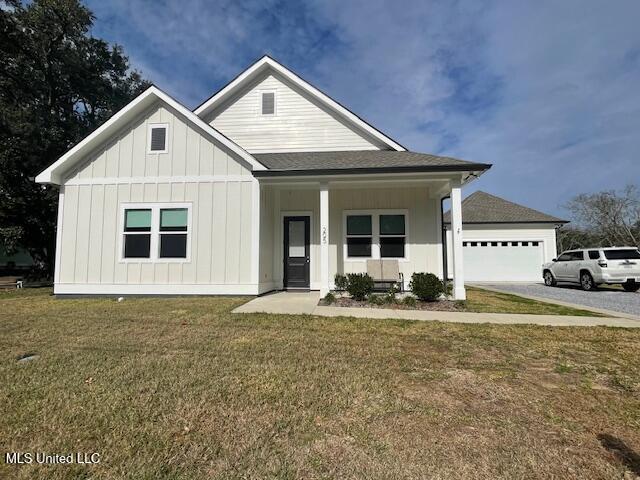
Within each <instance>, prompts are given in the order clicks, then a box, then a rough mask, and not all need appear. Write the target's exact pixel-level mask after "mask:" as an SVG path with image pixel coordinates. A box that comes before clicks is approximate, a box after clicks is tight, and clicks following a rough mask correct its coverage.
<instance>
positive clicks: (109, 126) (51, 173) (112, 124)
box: [35, 86, 266, 185]
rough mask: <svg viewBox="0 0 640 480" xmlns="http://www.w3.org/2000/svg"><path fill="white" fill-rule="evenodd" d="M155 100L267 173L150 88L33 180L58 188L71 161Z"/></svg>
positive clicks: (252, 160) (180, 105)
mask: <svg viewBox="0 0 640 480" xmlns="http://www.w3.org/2000/svg"><path fill="white" fill-rule="evenodd" d="M156 100H161V101H162V102H164V103H166V104H167V105H169V106H170V107H172V108H173V109H175V110H176V111H178V112H179V113H180V114H181V115H183V116H184V117H185V118H186V119H187V120H188V121H190V122H191V123H193V124H194V125H195V126H197V127H198V128H200V129H201V130H202V131H203V132H205V133H206V134H207V135H209V136H210V137H212V138H213V139H215V140H217V141H218V142H220V143H221V144H223V145H224V146H225V147H227V148H228V149H229V150H231V151H232V152H234V153H235V154H237V155H238V156H239V157H241V158H242V159H244V160H245V161H246V162H247V163H248V164H249V165H251V167H252V169H253V170H266V168H265V166H264V165H262V164H261V163H260V162H258V161H257V160H256V159H255V158H254V157H253V156H252V155H251V154H250V153H249V152H247V151H246V150H244V149H243V148H242V147H240V146H239V145H238V144H236V143H234V142H233V141H232V140H230V139H229V138H227V137H225V136H224V135H223V134H222V133H220V132H219V131H217V130H216V129H215V128H213V127H212V126H211V125H209V124H207V123H206V122H203V121H202V119H200V117H198V116H197V115H195V114H194V113H193V112H192V111H191V110H189V109H188V108H186V107H185V106H184V105H182V104H181V103H180V102H178V101H176V100H174V99H173V98H171V97H170V96H169V95H167V94H166V93H164V92H163V91H162V90H160V89H159V88H158V87H156V86H151V87H149V88H148V89H146V90H145V91H144V92H142V93H141V94H140V95H138V96H137V97H136V98H134V99H133V100H132V101H131V102H130V103H129V104H127V105H126V106H125V107H123V108H122V109H121V110H120V111H118V112H117V113H116V114H114V115H113V116H112V117H111V118H110V119H109V120H108V121H106V122H105V123H104V124H102V125H101V126H100V127H98V128H97V129H96V130H94V131H93V132H92V133H91V134H90V135H88V136H87V137H85V138H84V139H83V140H82V141H81V142H79V143H78V144H77V145H76V146H75V147H73V148H72V149H71V150H69V151H68V152H67V153H65V154H64V155H63V156H62V157H60V158H59V159H58V160H57V161H56V162H55V163H53V164H51V165H50V166H49V167H48V168H47V169H45V170H44V171H42V172H41V173H40V174H39V175H38V176H36V179H35V180H36V182H38V183H52V184H57V185H59V184H60V183H61V180H62V178H61V173H63V172H64V171H66V170H67V169H68V168H69V167H70V166H71V165H72V164H73V163H74V161H76V160H78V159H80V158H82V156H83V155H84V154H85V153H86V152H89V151H91V150H92V149H93V148H96V147H97V146H99V145H100V144H102V143H103V142H105V141H106V140H107V139H108V138H109V136H110V135H112V134H113V133H115V132H116V131H117V130H118V129H119V128H121V126H122V125H121V124H122V123H123V122H126V121H129V120H131V119H133V118H134V117H135V116H136V115H137V114H138V113H139V112H142V111H143V110H144V109H145V108H147V107H149V106H150V105H151V104H152V103H153V102H154V101H156Z"/></svg>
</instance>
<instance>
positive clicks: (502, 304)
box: [464, 287, 605, 317]
mask: <svg viewBox="0 0 640 480" xmlns="http://www.w3.org/2000/svg"><path fill="white" fill-rule="evenodd" d="M464 311H466V312H481V313H484V312H487V313H529V314H534V315H543V314H544V315H577V316H580V317H583V316H587V317H604V316H605V315H602V314H600V313H597V312H593V311H590V310H582V309H578V308H572V307H565V306H563V305H557V304H554V303H547V302H540V301H538V300H530V299H528V298H524V297H520V296H518V295H512V294H510V293H501V292H493V291H490V290H485V289H483V288H477V287H467V300H466V301H465V302H464Z"/></svg>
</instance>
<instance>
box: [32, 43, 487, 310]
mask: <svg viewBox="0 0 640 480" xmlns="http://www.w3.org/2000/svg"><path fill="white" fill-rule="evenodd" d="M407 101H411V99H407ZM489 167H490V165H488V164H484V163H472V162H467V161H462V160H457V159H453V158H447V157H439V156H435V155H429V154H424V153H414V152H409V151H407V150H406V149H405V147H403V146H402V145H400V144H399V143H397V142H396V141H394V140H393V139H391V138H390V137H388V136H387V135H385V134H384V133H382V132H380V131H379V130H377V129H376V128H374V127H373V126H371V125H370V124H368V123H366V122H365V121H364V120H362V119H361V118H360V117H358V116H357V115H355V114H354V113H352V112H351V111H349V110H347V109H346V108H345V107H343V106H342V105H340V104H339V103H337V102H336V101H334V100H332V99H331V98H329V97H328V96H327V95H325V94H324V93H322V92H321V91H319V90H318V89H316V88H315V87H313V86H312V85H310V84H309V83H307V82H306V81H304V80H303V79H301V78H300V77H299V76H297V75H296V74H295V73H293V72H291V71H290V70H288V69H286V68H285V67H283V66H282V65H281V64H279V63H277V62H276V61H274V60H273V59H271V58H269V57H267V56H265V57H263V58H262V59H260V60H259V61H257V62H256V63H255V64H253V65H252V66H251V67H249V68H248V69H247V70H245V71H244V72H242V73H241V74H240V75H239V76H238V77H236V78H235V79H234V80H233V81H232V82H231V83H229V84H228V85H227V86H225V87H224V88H223V89H222V90H220V91H219V92H218V93H216V94H215V95H213V96H212V97H211V98H209V99H208V100H207V101H205V102H204V103H203V104H202V105H200V106H199V107H198V108H196V109H195V111H193V112H192V111H190V110H188V109H187V108H185V107H184V106H183V105H181V104H180V103H179V102H177V101H176V100H174V99H173V98H171V97H169V96H168V95H167V94H165V93H164V92H162V91H161V90H159V89H158V88H156V87H151V88H149V89H148V90H146V91H145V92H144V93H142V94H141V95H140V96H139V97H137V98H136V99H135V100H133V101H132V102H131V103H130V104H129V105H127V106H126V107H125V108H123V109H122V110H121V111H119V112H118V113H116V114H115V115H114V116H113V117H112V118H111V119H110V120H109V121H107V122H106V123H105V124H104V125H102V126H101V127H100V128H98V129H97V130H96V131H94V132H93V133H92V134H91V135H89V136H88V137H87V138H85V139H84V140H83V141H81V142H80V143H79V144H78V145H76V146H75V147H74V148H72V149H71V150H70V151H69V152H67V153H66V154H65V155H64V156H63V157H61V158H60V159H59V160H57V161H56V162H55V163H54V164H53V165H51V166H50V167H49V168H47V169H46V170H45V171H43V172H42V173H41V174H40V175H38V177H37V178H36V181H38V182H40V183H48V184H55V185H60V204H59V210H58V233H57V235H58V236H57V251H56V266H55V287H54V292H55V293H56V294H58V295H64V294H94V295H95V294H118V295H120V294H123V295H124V294H248V295H256V294H261V293H264V292H268V291H270V290H275V289H282V288H301V289H313V290H320V292H321V294H325V293H326V292H328V290H329V289H330V288H332V286H333V278H334V274H335V273H338V272H340V273H342V272H345V273H348V272H363V271H366V259H368V258H374V259H376V258H394V259H397V260H398V262H399V266H400V270H401V271H402V272H403V274H404V278H405V279H407V280H408V279H409V278H410V277H411V274H412V273H413V272H433V273H435V274H437V275H439V276H442V275H443V268H444V261H443V253H444V252H443V245H442V218H441V199H443V198H444V197H450V198H451V205H452V212H453V225H454V234H453V243H452V247H451V249H450V250H451V251H452V255H451V260H450V271H451V272H453V273H454V275H453V278H454V295H455V298H458V299H462V298H465V290H464V283H463V281H464V278H463V265H462V249H463V247H462V235H461V233H462V225H461V197H462V195H461V189H462V187H463V186H464V185H465V184H467V183H468V182H470V181H471V180H473V179H475V178H477V177H478V176H479V175H481V174H482V173H483V172H485V171H486V170H487V169H488V168H489Z"/></svg>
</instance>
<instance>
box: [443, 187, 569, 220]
mask: <svg viewBox="0 0 640 480" xmlns="http://www.w3.org/2000/svg"><path fill="white" fill-rule="evenodd" d="M443 220H444V222H445V223H451V213H450V211H449V212H446V213H445V214H444V218H443ZM462 223H463V224H464V223H567V221H566V220H562V219H560V218H557V217H553V216H551V215H547V214H546V213H542V212H539V211H537V210H534V209H532V208H529V207H525V206H523V205H518V204H517V203H513V202H509V201H508V200H505V199H504V198H500V197H496V196H495V195H490V194H488V193H485V192H481V191H478V192H475V193H472V194H471V195H469V196H468V197H467V198H465V199H464V200H463V201H462Z"/></svg>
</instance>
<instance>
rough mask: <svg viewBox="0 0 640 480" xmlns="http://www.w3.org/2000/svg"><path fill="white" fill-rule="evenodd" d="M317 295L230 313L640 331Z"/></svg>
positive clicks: (270, 299)
mask: <svg viewBox="0 0 640 480" xmlns="http://www.w3.org/2000/svg"><path fill="white" fill-rule="evenodd" d="M319 299H320V294H319V293H318V292H301V293H297V292H276V293H272V294H267V295H263V296H261V297H257V298H254V299H253V300H251V301H249V302H247V303H245V304H244V305H241V306H239V307H238V308H236V309H235V310H233V313H274V314H289V315H300V314H306V315H318V316H321V317H357V318H379V319H400V320H420V321H441V322H455V323H495V324H502V325H525V324H528V325H547V326H556V327H577V326H582V327H594V326H600V325H602V326H608V327H625V328H640V320H634V319H630V318H615V317H602V318H600V317H579V316H570V315H528V314H515V313H470V312H437V311H426V310H394V309H387V308H353V307H321V306H318V300H319Z"/></svg>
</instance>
